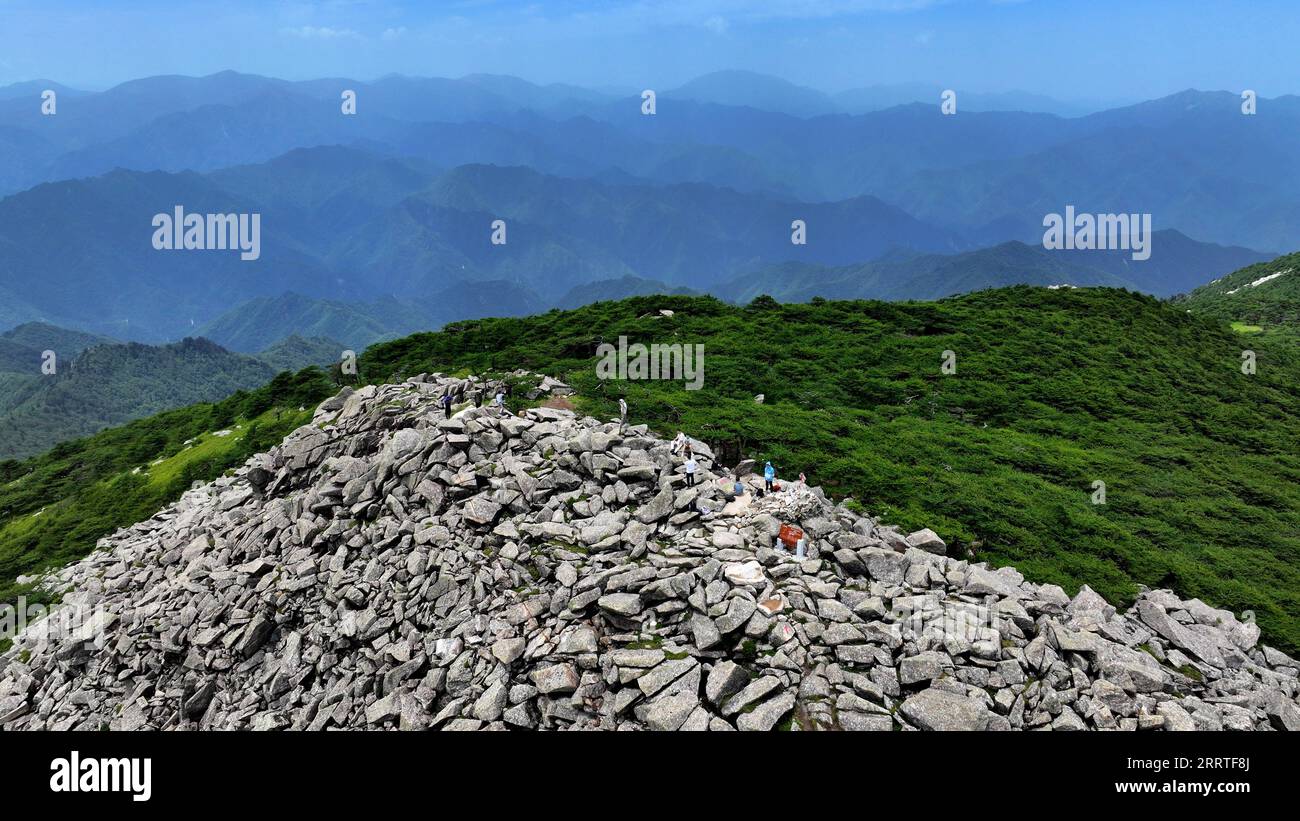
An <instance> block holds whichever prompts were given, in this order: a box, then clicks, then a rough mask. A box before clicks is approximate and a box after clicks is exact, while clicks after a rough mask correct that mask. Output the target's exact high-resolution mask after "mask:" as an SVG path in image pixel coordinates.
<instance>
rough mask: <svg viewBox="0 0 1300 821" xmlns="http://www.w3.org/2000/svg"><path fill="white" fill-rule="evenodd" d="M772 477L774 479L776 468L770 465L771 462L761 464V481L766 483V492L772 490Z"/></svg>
mask: <svg viewBox="0 0 1300 821" xmlns="http://www.w3.org/2000/svg"><path fill="white" fill-rule="evenodd" d="M774 479H776V470H775V469H774V468H773V467H772V463H771V462H768V463H767V464H766V465H764V466H763V483H764V484H765V485H767V492H768V493H771V492H772V481H773V480H774Z"/></svg>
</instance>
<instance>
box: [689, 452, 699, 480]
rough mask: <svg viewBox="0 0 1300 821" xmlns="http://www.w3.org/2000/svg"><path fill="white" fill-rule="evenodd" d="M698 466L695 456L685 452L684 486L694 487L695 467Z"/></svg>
mask: <svg viewBox="0 0 1300 821" xmlns="http://www.w3.org/2000/svg"><path fill="white" fill-rule="evenodd" d="M698 467H699V465H698V464H697V463H696V461H695V457H694V456H691V455H690V454H687V455H686V486H687V487H695V469H696V468H698Z"/></svg>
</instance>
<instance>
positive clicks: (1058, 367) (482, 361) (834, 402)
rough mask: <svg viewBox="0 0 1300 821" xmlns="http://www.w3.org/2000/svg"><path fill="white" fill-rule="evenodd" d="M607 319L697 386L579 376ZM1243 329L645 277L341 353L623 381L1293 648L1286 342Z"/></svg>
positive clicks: (852, 478)
mask: <svg viewBox="0 0 1300 821" xmlns="http://www.w3.org/2000/svg"><path fill="white" fill-rule="evenodd" d="M661 308H668V309H671V310H673V311H674V312H675V313H674V314H673V315H672V316H671V317H665V316H661V315H659V314H658V310H659V309H661ZM620 334H625V335H627V336H628V338H629V340H630V341H632V342H638V341H639V342H644V343H651V342H659V343H672V342H681V343H690V344H695V343H702V344H704V345H705V350H706V369H705V389H704V390H701V391H698V392H691V391H686V390H684V389H683V385H682V383H671V382H601V381H599V380H598V379H597V378H596V375H595V370H594V367H593V363H594V357H595V348H596V346H597V345H598V344H599V343H600V342H601V341H609V342H615V341H616V340H617V337H618V336H619V335H620ZM945 350H952V351H953V352H955V353H956V356H957V372H956V374H954V375H951V376H944V375H943V374H941V372H940V358H941V356H942V352H943V351H945ZM1240 352H1241V344H1240V339H1239V338H1238V337H1237V335H1236V334H1234V333H1233V332H1232V331H1231V330H1230V329H1229V328H1228V327H1227V326H1226V325H1221V324H1219V323H1215V322H1211V321H1207V320H1205V319H1202V318H1199V317H1196V316H1191V315H1188V314H1186V313H1185V312H1183V311H1181V310H1179V309H1175V308H1172V307H1170V306H1168V305H1166V304H1162V303H1160V302H1158V301H1157V300H1155V299H1153V298H1150V297H1146V296H1141V295H1138V294H1133V293H1129V292H1126V291H1117V290H1104V289H1097V290H1094V289H1081V290H1075V291H1070V290H1060V291H1053V290H1048V289H1043V288H1030V287H1015V288H1009V289H1002V290H996V291H985V292H981V293H975V294H969V295H966V296H962V297H956V298H953V299H949V300H944V301H940V302H933V303H880V302H824V301H817V300H815V301H814V302H812V303H810V304H801V305H779V304H777V303H775V302H774V301H772V300H770V299H764V298H759V299H757V300H755V301H754V302H753V303H751V304H750V305H749V306H748V307H745V308H735V307H731V306H728V305H726V304H723V303H721V302H718V301H716V300H713V299H708V298H683V297H667V296H659V297H642V298H635V299H630V300H625V301H623V302H615V303H598V304H595V305H591V306H588V307H586V308H582V309H580V310H577V311H572V312H565V313H560V312H551V313H549V314H545V315H542V316H538V317H531V318H525V319H487V320H478V321H473V322H463V323H456V324H454V325H451V326H448V327H447V328H445V329H444V330H443V331H442V332H440V333H433V334H418V335H415V336H411V337H407V338H405V339H402V340H398V341H395V342H392V343H387V344H383V345H378V346H375V347H374V348H372V349H370V350H369V351H368V352H367V353H366V355H365V356H364V357H363V359H362V374H363V376H364V377H366V378H367V379H369V380H385V379H388V378H390V377H398V376H403V375H411V374H415V373H418V372H421V371H430V370H437V369H459V370H469V371H476V370H484V369H510V368H516V367H522V368H529V369H534V370H538V371H543V372H549V373H555V374H556V375H558V376H561V377H562V378H565V379H567V380H569V381H571V382H572V383H573V384H574V385H575V386H576V387H577V388H578V390H579V393H580V396H581V398H580V401H581V402H584V403H585V405H586V408H585V409H586V410H589V411H592V412H595V413H598V414H601V415H606V416H608V415H612V414H613V412H614V403H615V401H616V398H617V396H618V395H620V394H624V395H626V396H627V398H628V402H629V404H630V406H631V408H632V416H633V418H634V419H635V420H637V421H646V422H650V423H651V424H652V425H653V426H654V427H655V428H657V429H659V430H661V431H664V432H667V433H671V432H672V431H674V430H676V429H682V430H686V431H689V432H690V433H692V434H693V435H696V436H699V437H701V438H703V439H705V440H707V441H709V442H711V443H713V444H714V446H715V448H718V449H719V450H720V451H721V452H724V453H725V454H726V458H728V459H732V458H737V457H738V456H740V455H752V456H758V457H760V458H770V459H772V461H773V463H774V464H775V465H776V466H777V468H778V470H779V471H782V472H784V473H785V474H787V475H793V474H796V473H798V472H800V471H803V472H805V473H807V475H808V478H809V481H811V482H814V483H817V484H822V485H824V486H826V487H827V488H829V489H830V490H832V491H833V492H835V493H837V494H843V495H848V496H853V497H855V498H856V499H857V500H859V501H860V502H861V503H862V504H863V505H864V506H865V507H866V508H867V509H868V510H869V511H871V512H872V513H873V514H876V515H878V516H881V517H883V518H884V519H885V520H886V521H889V522H893V523H897V524H899V525H902V526H904V527H907V528H916V527H922V526H928V527H933V528H934V529H935V530H937V531H938V532H939V533H940V534H941V535H942V536H943V537H944V538H945V539H948V540H949V541H950V543H953V544H955V545H956V547H957V548H958V549H959V550H969V551H970V552H972V553H973V554H974V555H975V556H977V557H978V558H980V559H984V560H988V561H991V562H993V563H995V564H1014V565H1015V566H1016V567H1018V568H1019V569H1020V570H1021V571H1022V572H1024V573H1025V574H1026V575H1027V576H1028V577H1030V578H1032V579H1036V580H1039V581H1050V582H1056V583H1059V584H1061V585H1063V586H1064V587H1066V589H1067V590H1070V591H1073V590H1075V589H1077V588H1078V586H1079V585H1080V584H1084V583H1087V584H1089V585H1092V586H1093V587H1094V588H1095V589H1097V590H1098V591H1099V592H1101V593H1102V594H1103V595H1105V596H1107V597H1108V598H1110V599H1111V600H1112V601H1115V602H1119V603H1124V602H1126V601H1129V600H1131V599H1132V597H1133V595H1134V594H1135V593H1136V591H1137V589H1138V585H1139V584H1145V585H1148V586H1153V587H1154V586H1162V587H1171V588H1173V589H1175V590H1177V591H1178V592H1179V593H1180V594H1182V595H1185V596H1200V597H1202V598H1203V599H1205V600H1206V601H1208V602H1210V603H1213V604H1215V605H1217V606H1221V607H1228V608H1231V609H1233V610H1235V611H1241V610H1245V609H1253V610H1255V611H1256V613H1257V616H1258V619H1259V622H1260V624H1261V626H1262V627H1263V628H1264V630H1265V631H1266V633H1267V634H1268V636H1269V638H1270V640H1272V641H1273V642H1276V643H1277V644H1279V645H1281V646H1283V647H1286V648H1288V649H1291V650H1295V649H1297V648H1300V415H1297V412H1296V409H1297V408H1300V357H1297V356H1296V354H1295V352H1294V351H1293V350H1288V349H1285V348H1279V349H1277V350H1264V351H1261V352H1260V353H1259V369H1258V373H1256V374H1254V375H1251V376H1248V375H1245V374H1243V373H1242V372H1241V370H1240V364H1241V359H1240ZM758 393H762V394H764V395H765V397H766V399H765V401H764V403H763V404H762V405H757V404H755V403H754V401H753V397H754V395H755V394H758ZM1094 481H1101V482H1104V483H1105V485H1106V504H1104V505H1094V504H1092V497H1093V482H1094Z"/></svg>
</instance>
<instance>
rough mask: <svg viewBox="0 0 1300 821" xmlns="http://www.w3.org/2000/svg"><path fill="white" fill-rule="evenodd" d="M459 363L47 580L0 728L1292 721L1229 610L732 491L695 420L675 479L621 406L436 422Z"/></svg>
mask: <svg viewBox="0 0 1300 821" xmlns="http://www.w3.org/2000/svg"><path fill="white" fill-rule="evenodd" d="M544 384H545V385H546V386H547V388H546V392H555V393H564V392H566V390H567V386H564V385H563V384H562V383H559V382H557V381H555V380H549V381H547V382H545V383H544ZM464 386H465V383H464V382H463V381H462V380H457V379H454V378H450V377H444V376H441V375H438V374H434V375H422V376H419V377H415V378H413V379H411V380H408V381H407V382H404V383H401V384H394V385H384V386H368V387H365V388H362V389H360V390H357V391H355V392H353V391H351V390H348V389H345V390H344V391H343V392H342V393H340V394H339V395H338V396H337V397H335V398H333V399H330V400H328V401H326V402H324V403H322V404H321V406H320V407H319V409H318V410H317V411H316V414H315V418H314V419H313V421H312V423H311V424H309V425H306V426H304V427H302V428H300V429H299V430H297V431H295V432H294V433H293V434H292V435H290V436H289V437H288V438H287V439H286V440H285V441H284V442H283V443H282V444H281V445H280V446H279V447H277V448H275V449H273V450H271V451H270V452H269V453H265V454H261V455H259V456H256V457H254V458H252V459H250V460H249V461H248V463H247V464H246V465H244V466H243V467H241V468H240V469H238V470H237V471H235V472H234V473H233V475H230V476H227V477H224V478H221V479H218V480H216V481H214V482H212V483H210V484H207V485H204V486H202V487H199V488H196V489H194V490H191V491H190V492H188V493H186V494H185V495H184V497H183V498H182V499H181V500H180V501H179V502H178V503H177V504H175V505H174V506H172V507H169V508H167V509H165V510H162V511H160V512H159V513H158V514H157V515H156V516H154V517H153V518H151V519H149V520H148V521H144V522H141V523H139V524H136V525H133V526H131V527H129V528H125V529H123V530H120V531H118V532H117V533H115V534H113V535H112V536H110V537H106V538H105V539H103V540H102V541H101V543H100V546H99V547H100V549H99V550H98V551H96V552H95V553H93V554H92V555H90V556H88V557H87V558H85V559H84V560H81V561H79V562H76V563H74V564H72V565H69V566H67V567H65V568H63V569H61V570H59V571H56V572H53V573H51V574H49V575H48V576H46V577H44V579H43V580H42V584H44V585H46V586H48V587H50V588H52V589H55V590H58V591H61V592H63V593H64V595H63V598H62V601H63V604H62V605H61V607H60V609H59V610H57V611H56V612H55V613H54V614H53V615H51V616H50V617H49V618H46V619H44V620H42V621H40V622H37V623H36V624H33V625H31V626H30V627H28V628H27V630H26V631H25V632H24V633H22V634H21V635H20V636H19V637H18V638H17V639H16V641H15V642H14V646H13V649H12V650H10V651H9V652H7V653H6V654H5V655H4V656H3V657H0V728H3V729H5V730H15V729H42V730H70V729H100V728H111V729H121V730H130V729H141V728H163V729H189V728H195V729H249V728H251V729H259V730H270V729H289V728H292V729H311V730H319V729H326V728H358V729H359V728H375V729H379V728H400V729H445V730H477V729H609V730H615V729H651V730H733V729H740V730H773V729H786V728H788V729H792V730H813V729H844V730H900V729H901V730H910V729H923V730H998V729H1057V730H1088V729H1118V730H1158V729H1167V730H1219V729H1232V730H1268V729H1295V728H1297V727H1298V726H1300V710H1298V708H1297V700H1296V699H1297V670H1298V669H1300V664H1298V663H1297V662H1296V661H1295V660H1293V659H1291V658H1289V657H1287V656H1286V655H1284V654H1283V653H1281V652H1278V651H1276V650H1274V649H1271V648H1268V647H1264V646H1261V645H1260V644H1259V642H1258V640H1259V630H1258V629H1257V628H1256V627H1255V626H1254V624H1252V623H1250V622H1249V620H1246V621H1242V620H1239V619H1238V618H1237V617H1235V616H1234V615H1233V614H1232V613H1229V612H1226V611H1223V610H1216V609H1214V608H1211V607H1209V606H1207V605H1205V604H1203V603H1201V602H1200V601H1197V600H1191V601H1181V600H1179V599H1178V598H1176V597H1175V596H1173V595H1172V594H1170V593H1168V592H1166V591H1148V592H1145V593H1144V594H1143V595H1142V596H1141V598H1140V599H1139V600H1138V601H1137V603H1136V605H1135V606H1134V607H1133V608H1131V609H1130V610H1129V611H1128V612H1127V613H1123V614H1121V613H1118V612H1116V609H1115V608H1114V607H1112V606H1111V605H1109V604H1107V603H1106V601H1104V600H1103V599H1102V598H1101V597H1100V596H1098V595H1097V594H1096V593H1094V592H1093V591H1091V590H1090V589H1088V588H1086V587H1085V588H1083V589H1082V590H1081V591H1080V592H1079V593H1078V594H1077V595H1076V596H1074V597H1073V598H1071V597H1070V596H1067V595H1066V594H1065V592H1064V591H1063V590H1062V589H1061V588H1059V587H1056V586H1054V585H1040V584H1032V583H1029V582H1026V581H1025V580H1024V579H1023V577H1022V576H1021V575H1020V574H1019V573H1017V572H1016V571H1015V570H1013V569H1011V568H1002V569H998V570H993V569H990V568H988V567H986V566H984V565H982V564H972V563H969V562H967V561H964V560H960V559H957V558H954V557H949V556H947V555H945V553H946V550H945V546H944V543H943V541H942V540H941V539H940V538H939V537H938V536H936V535H935V534H934V533H933V532H930V531H928V530H923V531H920V532H917V533H912V534H910V535H906V534H902V533H899V532H897V531H895V530H894V529H892V528H889V527H884V526H881V525H880V524H879V523H878V522H876V521H874V520H872V519H871V518H869V517H865V516H862V515H860V514H858V513H855V512H853V511H852V510H850V509H849V508H848V507H846V506H844V505H842V504H841V505H835V504H832V503H831V502H830V501H829V500H827V498H826V497H825V496H824V495H823V494H822V493H821V491H820V490H819V489H815V488H809V487H806V486H804V485H803V484H802V483H799V482H796V483H793V484H791V485H787V486H786V487H785V488H784V489H783V490H782V491H780V492H778V493H773V494H769V495H766V496H764V497H762V498H759V497H758V494H757V492H756V491H757V489H758V487H759V486H760V485H761V483H758V484H747V485H746V487H747V488H748V489H747V491H746V493H744V494H743V495H741V496H739V497H734V496H733V495H732V492H733V491H732V488H733V486H734V482H735V478H734V477H732V476H728V475H726V471H723V470H720V469H718V468H716V467H715V466H714V464H713V456H712V454H711V453H710V452H709V449H708V448H707V447H705V446H704V445H703V444H702V443H699V442H695V443H693V444H694V451H695V456H696V459H697V461H698V463H699V465H700V472H699V474H698V481H697V483H696V484H695V486H694V487H688V486H687V485H686V482H685V475H684V468H683V461H684V458H683V456H682V455H681V454H678V453H675V452H674V449H673V448H672V446H671V444H670V443H669V442H667V441H664V440H661V439H659V438H657V437H655V436H653V435H651V434H650V433H649V432H648V431H647V430H646V429H645V428H644V427H643V426H628V427H626V428H624V427H621V426H620V425H619V423H618V422H602V421H599V420H596V419H592V418H582V417H579V416H576V415H575V414H573V413H572V412H570V411H567V410H562V409H554V408H548V407H538V408H533V409H531V410H528V411H526V412H524V413H523V414H522V415H519V416H498V415H496V413H494V411H493V410H492V409H490V408H474V407H468V408H463V409H459V412H458V413H457V414H456V415H455V416H453V417H452V418H451V419H444V418H443V415H442V413H441V412H440V411H439V410H438V408H437V401H436V400H437V397H438V396H440V395H442V394H443V393H445V392H447V391H448V390H451V391H456V390H457V389H463V388H464ZM462 392H463V390H462ZM742 481H743V482H745V483H754V482H757V479H756V478H755V477H744V478H743V479H742ZM783 524H788V525H792V526H796V527H799V528H801V529H802V530H803V532H804V543H805V549H804V555H803V557H802V558H801V557H798V556H797V555H796V554H795V553H794V552H792V551H791V550H790V549H788V548H787V547H786V546H785V545H784V544H783V543H782V542H780V540H779V539H778V538H777V537H778V533H779V531H780V528H781V525H783Z"/></svg>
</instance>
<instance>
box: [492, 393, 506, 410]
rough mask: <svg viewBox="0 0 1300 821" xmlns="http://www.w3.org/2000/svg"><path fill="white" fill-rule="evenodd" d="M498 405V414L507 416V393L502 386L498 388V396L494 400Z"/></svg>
mask: <svg viewBox="0 0 1300 821" xmlns="http://www.w3.org/2000/svg"><path fill="white" fill-rule="evenodd" d="M493 401H494V402H495V403H496V406H497V416H506V415H507V414H506V394H505V391H504V390H502V389H501V388H497V398H496V399H495V400H493Z"/></svg>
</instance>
